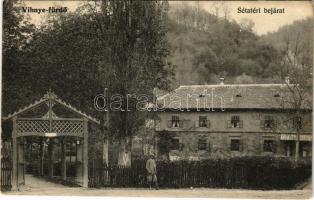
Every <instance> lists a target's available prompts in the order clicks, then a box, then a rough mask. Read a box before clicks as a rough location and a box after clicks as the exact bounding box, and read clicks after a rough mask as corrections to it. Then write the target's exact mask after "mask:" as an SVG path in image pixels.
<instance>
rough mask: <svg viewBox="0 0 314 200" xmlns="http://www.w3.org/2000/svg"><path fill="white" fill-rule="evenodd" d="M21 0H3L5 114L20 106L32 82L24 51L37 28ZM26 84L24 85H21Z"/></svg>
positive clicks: (3, 106)
mask: <svg viewBox="0 0 314 200" xmlns="http://www.w3.org/2000/svg"><path fill="white" fill-rule="evenodd" d="M19 4H20V3H19V2H18V1H17V0H4V1H3V43H2V66H3V68H2V69H3V70H2V72H3V74H2V84H3V86H2V98H3V104H2V109H3V112H2V114H4V115H6V114H9V112H12V111H14V110H16V109H17V108H18V105H21V103H22V102H23V101H24V100H25V96H26V95H27V94H28V92H27V89H26V88H27V87H29V84H28V83H27V82H26V81H25V79H24V77H25V74H27V73H28V71H27V69H26V68H25V67H24V66H23V61H24V60H23V59H22V58H21V57H22V56H21V54H23V52H24V50H25V46H26V45H27V42H28V40H29V39H30V38H31V37H32V33H33V31H34V29H35V27H34V25H32V24H30V23H29V22H28V21H27V19H26V18H25V17H24V15H22V14H21V13H20V12H19V11H18V8H17V5H19ZM23 84H24V86H25V87H24V88H22V87H20V86H21V85H23Z"/></svg>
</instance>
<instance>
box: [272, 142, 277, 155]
mask: <svg viewBox="0 0 314 200" xmlns="http://www.w3.org/2000/svg"><path fill="white" fill-rule="evenodd" d="M273 152H274V153H276V152H277V142H276V141H275V140H274V141H273Z"/></svg>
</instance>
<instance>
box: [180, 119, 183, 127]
mask: <svg viewBox="0 0 314 200" xmlns="http://www.w3.org/2000/svg"><path fill="white" fill-rule="evenodd" d="M179 127H180V128H182V127H183V121H181V120H180V121H179Z"/></svg>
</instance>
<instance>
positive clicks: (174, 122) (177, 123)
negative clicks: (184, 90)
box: [171, 116, 180, 128]
mask: <svg viewBox="0 0 314 200" xmlns="http://www.w3.org/2000/svg"><path fill="white" fill-rule="evenodd" d="M171 125H172V127H173V128H178V127H179V126H180V120H179V116H172V118H171Z"/></svg>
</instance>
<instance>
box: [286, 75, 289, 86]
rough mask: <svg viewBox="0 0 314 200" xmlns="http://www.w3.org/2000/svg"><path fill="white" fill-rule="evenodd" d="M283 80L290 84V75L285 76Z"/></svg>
mask: <svg viewBox="0 0 314 200" xmlns="http://www.w3.org/2000/svg"><path fill="white" fill-rule="evenodd" d="M285 81H286V83H287V84H288V85H289V84H290V77H289V76H286V78H285Z"/></svg>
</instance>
